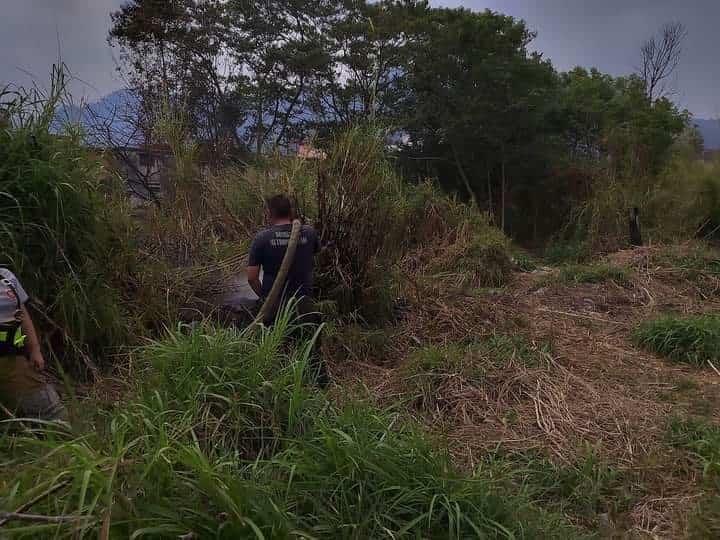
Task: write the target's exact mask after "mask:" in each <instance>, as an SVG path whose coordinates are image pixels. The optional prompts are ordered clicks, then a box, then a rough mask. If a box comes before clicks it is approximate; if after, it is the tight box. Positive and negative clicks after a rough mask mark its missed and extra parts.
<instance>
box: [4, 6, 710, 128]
mask: <svg viewBox="0 0 720 540" xmlns="http://www.w3.org/2000/svg"><path fill="white" fill-rule="evenodd" d="M122 2H123V0H0V7H1V8H2V11H1V12H2V14H3V17H2V18H0V84H3V83H8V82H14V83H20V84H27V83H28V82H29V81H30V80H31V78H30V76H28V75H27V74H26V73H25V71H28V72H30V73H32V74H33V75H34V76H35V77H36V78H37V81H38V82H40V83H44V82H46V81H47V79H48V75H49V73H50V67H51V65H52V64H53V63H54V62H57V59H58V52H60V54H61V56H62V59H63V60H64V61H65V62H66V63H67V65H68V66H69V68H70V70H71V71H72V73H73V74H74V75H75V76H76V77H77V80H75V81H73V83H72V85H71V90H72V92H73V94H74V95H75V97H76V99H79V98H81V97H83V96H85V97H87V98H88V99H95V98H97V97H99V96H101V95H104V94H107V93H109V92H111V91H112V90H115V89H117V88H119V87H120V86H121V85H122V83H121V82H120V80H119V79H118V76H117V74H116V73H115V64H114V60H113V55H112V51H111V49H110V48H109V46H108V45H107V42H106V38H107V32H108V28H109V26H110V15H109V14H110V12H111V11H112V10H114V9H117V8H118V7H119V6H120V5H121V4H122ZM433 4H434V5H452V6H457V5H464V6H466V7H469V8H472V9H486V8H488V9H492V10H496V11H501V12H504V13H508V14H510V15H513V16H515V17H519V18H522V19H525V20H526V21H527V22H528V25H529V26H530V27H531V28H532V29H534V30H536V31H537V32H538V38H537V40H536V42H535V47H536V48H537V49H538V50H539V51H542V52H544V53H545V55H546V56H547V57H548V58H550V59H551V60H552V61H553V63H554V64H555V66H556V67H557V68H558V69H569V68H571V67H573V66H575V65H583V66H588V67H589V66H596V67H598V68H599V69H601V70H603V71H606V72H609V73H612V74H614V75H623V74H627V73H630V72H632V71H633V70H634V69H635V67H636V66H637V64H638V50H639V47H640V44H641V42H642V41H643V40H644V39H645V38H646V37H648V36H649V35H651V34H652V33H653V32H655V31H656V30H658V29H659V28H660V26H661V25H662V24H663V23H665V22H669V21H675V20H678V21H681V22H683V23H684V24H685V25H686V26H687V27H688V30H689V32H690V35H689V37H688V40H687V43H686V47H685V54H684V56H683V59H682V64H681V69H680V71H679V76H678V81H677V84H676V88H677V94H676V96H675V99H676V101H677V102H678V104H679V105H680V106H681V107H686V108H688V109H689V110H691V111H692V112H693V113H695V114H696V115H697V116H700V117H717V116H720V92H718V87H719V86H720V62H718V61H717V49H718V37H717V36H718V28H717V27H718V21H720V1H719V0H435V1H434V2H433ZM58 38H59V44H60V46H59V47H58Z"/></svg>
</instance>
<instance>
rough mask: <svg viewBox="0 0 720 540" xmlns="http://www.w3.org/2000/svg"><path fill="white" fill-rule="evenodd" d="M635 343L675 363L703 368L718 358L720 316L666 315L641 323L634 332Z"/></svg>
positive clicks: (719, 348) (719, 349)
mask: <svg viewBox="0 0 720 540" xmlns="http://www.w3.org/2000/svg"><path fill="white" fill-rule="evenodd" d="M635 340H636V341H637V343H638V344H639V345H640V346H642V347H644V348H646V349H648V350H650V351H653V352H656V353H658V354H661V355H663V356H666V357H668V358H670V359H671V360H673V361H675V362H684V363H688V364H694V365H696V366H704V365H705V364H706V363H707V362H708V361H716V360H717V358H718V352H719V351H720V317H718V316H717V315H713V314H706V315H695V316H689V317H688V316H685V317H680V316H675V315H667V316H665V317H662V318H660V319H655V320H651V321H646V322H644V323H642V324H641V325H640V326H639V327H638V328H637V330H636V331H635Z"/></svg>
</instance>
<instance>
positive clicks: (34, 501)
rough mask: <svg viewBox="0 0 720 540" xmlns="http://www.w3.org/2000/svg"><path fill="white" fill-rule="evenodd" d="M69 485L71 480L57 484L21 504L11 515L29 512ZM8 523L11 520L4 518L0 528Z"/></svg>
mask: <svg viewBox="0 0 720 540" xmlns="http://www.w3.org/2000/svg"><path fill="white" fill-rule="evenodd" d="M69 483H70V480H65V481H64V482H60V483H59V484H55V485H54V486H52V487H51V488H50V489H47V490H45V491H43V492H42V493H41V494H40V495H38V496H37V497H34V498H32V499H30V500H29V501H28V502H26V503H24V504H21V505H20V506H19V507H18V508H17V509H16V510H15V512H11V513H12V514H20V513H22V512H24V511H25V510H27V509H28V508H32V507H33V506H35V505H36V504H37V503H39V502H40V501H42V500H43V499H44V498H45V497H48V496H49V495H52V494H53V493H55V492H56V491H57V490H59V489H61V488H63V487H65V486H67V485H68V484H69ZM8 521H10V518H7V517H4V518H2V519H0V527H2V526H3V525H5V524H6V523H7V522H8Z"/></svg>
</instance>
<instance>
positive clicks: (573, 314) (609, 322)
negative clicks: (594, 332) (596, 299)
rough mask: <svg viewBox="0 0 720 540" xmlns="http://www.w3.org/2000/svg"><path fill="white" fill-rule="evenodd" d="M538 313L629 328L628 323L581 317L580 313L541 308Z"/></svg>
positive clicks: (587, 316) (586, 316)
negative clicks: (542, 312)
mask: <svg viewBox="0 0 720 540" xmlns="http://www.w3.org/2000/svg"><path fill="white" fill-rule="evenodd" d="M538 311H544V312H546V313H556V314H558V315H565V316H566V317H577V318H580V319H590V320H591V321H598V322H604V323H607V324H617V325H619V326H627V323H623V322H618V321H609V320H607V319H601V318H600V317H591V316H589V315H580V314H579V313H568V312H567V311H556V310H554V309H547V308H540V309H538Z"/></svg>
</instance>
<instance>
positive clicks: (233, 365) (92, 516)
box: [0, 317, 576, 539]
mask: <svg viewBox="0 0 720 540" xmlns="http://www.w3.org/2000/svg"><path fill="white" fill-rule="evenodd" d="M293 331H294V324H293V322H292V321H291V320H290V319H289V318H288V317H283V318H281V321H280V323H279V324H278V325H277V326H276V327H274V328H273V329H271V330H267V329H265V330H262V331H243V332H240V331H237V330H232V329H216V328H212V327H210V326H202V327H195V328H193V329H189V328H184V327H179V328H178V329H176V330H173V331H170V332H168V335H167V336H166V337H165V338H164V339H162V340H159V341H156V342H153V343H151V344H150V345H148V346H147V347H146V348H144V349H142V350H141V351H140V352H139V353H138V355H139V356H138V358H137V360H136V362H137V365H136V369H137V370H140V369H141V368H142V370H143V371H139V372H138V374H139V375H140V376H139V377H138V384H137V385H136V387H135V388H134V389H133V390H132V391H131V392H130V393H129V394H128V395H127V396H125V397H124V399H123V402H122V403H119V404H117V405H116V406H112V407H109V408H99V409H97V410H95V409H94V407H93V404H92V403H88V404H86V405H84V411H83V412H84V414H85V415H86V416H87V417H88V418H91V419H92V420H89V421H88V422H89V423H90V426H91V427H92V429H90V430H88V431H86V432H84V433H82V434H79V435H75V436H73V435H68V434H66V433H61V432H57V431H53V430H52V429H46V430H45V431H44V435H43V437H40V438H38V437H35V436H33V435H32V434H30V433H25V432H22V431H21V432H19V433H14V434H11V433H9V432H7V431H4V432H3V445H2V447H1V448H0V457H1V458H2V461H3V463H4V464H5V465H7V466H4V467H3V468H2V471H1V472H0V487H1V488H2V489H1V490H0V508H3V509H8V510H14V509H18V508H22V507H23V505H24V503H27V502H28V501H32V500H34V499H36V498H38V495H42V494H43V493H45V492H47V491H48V490H50V489H53V488H56V490H55V491H53V492H52V493H51V494H49V495H47V496H44V497H40V498H38V500H37V501H36V502H35V503H34V504H33V505H32V506H31V507H30V508H29V509H26V512H30V513H33V514H40V515H45V516H55V515H65V516H69V519H70V521H68V522H66V523H62V524H53V523H42V522H40V523H26V522H20V521H12V522H11V523H9V524H8V525H6V526H5V527H4V530H5V532H6V533H7V534H8V535H10V536H12V537H32V538H46V537H48V538H49V537H53V538H84V537H97V536H98V535H99V534H100V535H101V537H103V538H176V537H178V536H180V535H194V536H193V537H197V538H228V539H229V538H290V537H294V538H348V539H361V538H470V537H485V538H566V537H568V535H569V536H576V531H574V530H573V529H572V527H570V526H569V525H568V524H567V523H566V522H565V521H564V520H563V519H562V518H561V517H559V516H558V515H555V514H551V513H546V512H543V511H541V510H539V509H538V508H537V507H535V506H534V504H533V503H532V502H531V501H530V500H529V499H528V498H526V497H523V496H522V495H518V494H514V493H512V491H511V490H509V489H508V488H507V486H505V485H503V484H502V483H500V482H498V481H497V480H496V479H494V478H493V477H492V476H490V475H487V474H485V473H484V472H482V471H480V472H479V473H478V474H476V475H473V476H465V475H463V474H461V473H460V472H458V471H457V470H456V469H455V468H454V467H453V466H452V465H451V463H450V461H449V459H448V457H447V456H446V455H445V454H444V453H443V452H440V451H438V450H436V449H435V448H434V447H433V446H432V445H430V444H429V443H428V442H427V441H426V440H425V439H424V438H423V437H422V436H421V435H420V434H419V433H418V432H417V431H416V429H415V428H413V426H412V425H409V424H407V423H405V422H404V421H402V420H401V419H399V418H398V417H396V416H395V415H393V414H390V413H387V412H383V411H380V410H376V409H373V408H371V407H368V406H365V405H361V404H346V405H342V406H339V405H336V404H333V403H332V402H330V401H329V400H328V399H327V398H326V397H325V396H324V395H323V394H322V393H321V392H320V391H319V390H318V389H317V388H315V387H314V386H313V376H312V373H311V372H310V370H309V358H310V347H311V345H312V342H311V341H294V342H293V341H292V340H289V337H290V335H291V334H292V333H293ZM7 426H8V424H7V423H5V424H3V425H0V429H3V430H6V429H7ZM103 531H104V532H103Z"/></svg>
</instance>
